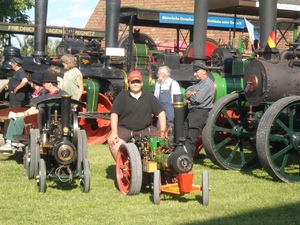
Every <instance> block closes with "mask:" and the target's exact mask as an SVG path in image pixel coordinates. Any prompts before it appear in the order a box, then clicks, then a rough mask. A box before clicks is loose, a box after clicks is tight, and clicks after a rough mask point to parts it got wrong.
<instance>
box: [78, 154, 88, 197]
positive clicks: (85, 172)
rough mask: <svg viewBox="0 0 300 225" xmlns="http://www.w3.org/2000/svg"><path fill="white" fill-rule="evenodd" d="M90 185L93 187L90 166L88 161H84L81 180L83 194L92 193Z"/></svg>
mask: <svg viewBox="0 0 300 225" xmlns="http://www.w3.org/2000/svg"><path fill="white" fill-rule="evenodd" d="M90 185H91V173H90V164H89V161H88V159H83V161H82V163H81V179H80V187H81V190H82V192H84V193H88V192H89V191H90Z"/></svg>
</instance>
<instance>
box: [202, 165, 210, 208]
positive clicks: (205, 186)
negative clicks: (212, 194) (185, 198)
mask: <svg viewBox="0 0 300 225" xmlns="http://www.w3.org/2000/svg"><path fill="white" fill-rule="evenodd" d="M202 204H203V205H205V206H207V205H208V204H209V179H208V171H206V170H204V171H203V172H202Z"/></svg>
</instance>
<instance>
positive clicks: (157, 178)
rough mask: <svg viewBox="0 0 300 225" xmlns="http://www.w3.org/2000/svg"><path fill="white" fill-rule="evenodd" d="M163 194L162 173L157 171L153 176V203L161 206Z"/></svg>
mask: <svg viewBox="0 0 300 225" xmlns="http://www.w3.org/2000/svg"><path fill="white" fill-rule="evenodd" d="M160 193H161V173H160V170H156V171H155V172H154V176H153V202H154V204H155V205H159V204H160Z"/></svg>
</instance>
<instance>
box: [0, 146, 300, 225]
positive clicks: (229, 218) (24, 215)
mask: <svg viewBox="0 0 300 225" xmlns="http://www.w3.org/2000/svg"><path fill="white" fill-rule="evenodd" d="M88 158H89V161H90V168H91V174H92V175H91V190H90V192H89V193H82V192H81V189H80V187H79V180H75V182H74V183H72V184H68V183H65V184H61V183H56V182H54V181H47V186H48V187H47V191H46V193H39V192H38V191H37V185H36V182H35V180H29V179H28V178H27V176H24V175H22V173H23V172H24V170H25V169H24V167H23V165H22V164H17V163H16V160H15V156H13V155H2V154H0V169H1V173H0V190H1V191H0V224H4V225H9V224H47V225H51V224H85V225H89V224H118V225H119V224H179V225H180V224H207V225H211V224H213V225H217V224H220V225H221V224H222V225H226V224H228V225H229V224H230V225H235V224H251V225H252V224H259V225H261V224H272V225H276V224H278V225H279V224H280V225H282V224H287V225H292V224H299V223H300V193H299V192H300V184H285V183H280V182H275V181H273V180H272V178H271V177H270V176H269V175H268V174H267V173H265V172H264V171H263V170H261V169H257V170H254V171H249V172H248V173H241V172H238V171H225V170H221V169H219V168H218V167H216V166H215V165H213V164H212V163H211V161H210V160H209V159H208V158H207V157H206V156H205V152H204V151H203V150H202V152H200V155H199V156H198V157H197V159H196V160H195V165H194V168H193V172H194V174H195V178H194V183H195V184H199V185H201V179H202V171H203V170H208V172H209V183H210V185H209V186H210V187H211V191H210V196H209V198H210V199H209V200H210V202H209V206H207V207H205V206H203V205H201V204H200V199H201V193H196V194H186V195H183V196H176V195H175V196H170V195H165V194H163V195H162V196H161V197H162V200H161V204H160V205H154V204H153V203H152V193H151V192H148V191H145V190H142V192H141V193H140V194H139V195H135V196H124V195H122V194H121V193H120V192H119V191H118V189H117V186H116V182H115V167H114V165H115V164H114V161H113V159H112V157H111V155H110V153H109V150H108V147H107V145H106V144H103V145H90V146H89V155H88Z"/></svg>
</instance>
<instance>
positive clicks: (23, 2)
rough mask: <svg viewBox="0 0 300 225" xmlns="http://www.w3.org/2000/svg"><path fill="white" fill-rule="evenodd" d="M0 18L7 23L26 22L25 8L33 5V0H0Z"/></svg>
mask: <svg viewBox="0 0 300 225" xmlns="http://www.w3.org/2000/svg"><path fill="white" fill-rule="evenodd" d="M0 5H1V7H0V18H2V19H3V22H8V23H28V19H29V16H28V15H26V14H25V11H26V10H29V9H31V8H32V7H34V0H9V1H8V0H0Z"/></svg>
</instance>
